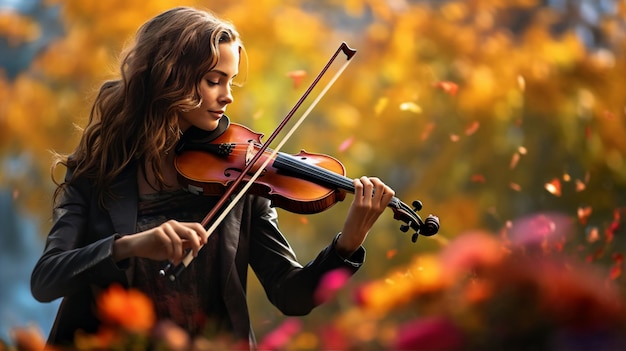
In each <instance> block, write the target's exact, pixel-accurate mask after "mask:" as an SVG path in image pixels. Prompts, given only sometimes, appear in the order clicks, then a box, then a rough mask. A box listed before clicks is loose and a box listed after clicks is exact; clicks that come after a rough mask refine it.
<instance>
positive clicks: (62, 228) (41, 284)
mask: <svg viewBox="0 0 626 351" xmlns="http://www.w3.org/2000/svg"><path fill="white" fill-rule="evenodd" d="M70 178H71V172H69V171H68V174H67V176H66V185H65V187H64V189H63V193H62V194H61V195H60V199H59V201H58V202H57V204H56V205H55V207H54V209H53V224H52V227H51V229H50V232H49V233H48V237H47V239H46V245H45V248H44V251H43V254H42V256H41V257H40V259H39V261H38V262H37V263H36V265H35V267H34V269H33V272H32V275H31V292H32V294H33V296H34V297H35V299H37V300H38V301H40V302H49V301H53V300H55V299H57V298H60V297H64V296H68V295H72V294H74V293H77V292H79V291H81V290H84V289H87V288H89V287H90V286H91V285H96V286H101V287H104V286H107V285H109V284H110V283H112V282H120V283H121V284H123V285H126V284H127V280H126V274H125V272H124V270H123V269H122V268H120V266H118V265H117V264H116V263H115V262H114V260H113V258H112V250H113V242H114V240H115V238H116V236H115V235H114V233H112V232H111V233H99V235H96V233H91V232H90V231H91V230H90V228H91V226H90V224H89V221H90V218H92V217H91V215H92V214H93V213H92V212H93V211H98V209H97V208H96V209H94V208H93V204H94V203H96V204H97V199H94V198H93V197H94V196H93V192H92V191H91V190H92V187H91V186H90V184H89V183H88V182H87V181H86V180H83V179H79V180H76V181H75V182H68V180H69V179H70Z"/></svg>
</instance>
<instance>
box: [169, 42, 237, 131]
mask: <svg viewBox="0 0 626 351" xmlns="http://www.w3.org/2000/svg"><path fill="white" fill-rule="evenodd" d="M218 48H219V52H220V59H219V61H218V62H217V65H216V66H215V67H214V68H213V69H212V70H211V71H210V72H208V73H207V74H206V75H205V76H204V77H203V79H202V81H201V82H200V97H201V98H202V104H201V105H200V106H199V107H198V108H195V109H193V110H190V111H187V112H181V113H180V114H179V117H178V126H179V127H180V129H181V130H182V131H183V132H184V131H185V130H187V129H188V128H189V127H191V126H195V127H197V128H200V129H203V130H206V131H212V130H214V129H215V128H217V126H218V124H219V121H220V119H221V118H222V117H223V116H224V112H226V106H227V105H228V104H230V103H231V102H233V96H232V94H231V86H232V82H233V78H235V77H236V76H237V74H238V73H239V44H238V43H236V42H230V43H222V44H220V45H219V46H218Z"/></svg>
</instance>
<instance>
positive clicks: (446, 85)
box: [434, 81, 459, 96]
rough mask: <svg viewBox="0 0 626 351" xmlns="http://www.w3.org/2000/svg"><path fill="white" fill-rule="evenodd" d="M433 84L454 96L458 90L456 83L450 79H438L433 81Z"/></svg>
mask: <svg viewBox="0 0 626 351" xmlns="http://www.w3.org/2000/svg"><path fill="white" fill-rule="evenodd" d="M434 86H435V87H436V88H439V89H441V90H443V91H444V92H445V93H446V94H448V95H450V96H455V95H456V93H457V92H458V90H459V86H458V84H456V83H454V82H450V81H440V82H437V83H435V84H434Z"/></svg>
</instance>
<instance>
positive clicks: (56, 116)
mask: <svg viewBox="0 0 626 351" xmlns="http://www.w3.org/2000/svg"><path fill="white" fill-rule="evenodd" d="M176 5H192V6H198V7H203V8H208V9H211V10H213V11H214V12H215V13H216V14H218V15H219V16H221V17H223V18H227V19H230V20H231V21H232V22H234V23H235V25H236V26H237V28H238V29H239V31H240V33H241V35H242V36H243V40H244V43H245V46H246V50H247V56H248V63H247V65H248V66H247V81H246V84H245V86H244V87H243V88H236V89H237V90H236V91H235V93H234V94H235V103H234V104H233V105H232V106H231V107H230V108H229V113H228V114H229V116H230V117H231V119H232V120H234V121H236V122H239V123H243V124H245V125H247V126H249V127H251V128H252V129H254V130H256V131H258V132H260V133H264V134H265V135H269V134H270V133H271V132H272V131H273V129H274V127H275V126H276V125H277V124H278V122H279V121H280V120H281V119H282V117H283V116H284V115H285V114H286V113H287V112H288V111H289V110H290V109H291V107H292V106H293V105H294V104H295V102H296V101H297V99H298V98H299V97H300V95H301V94H302V93H303V92H304V91H305V89H306V88H307V86H308V85H309V83H310V82H311V81H312V79H313V78H314V77H315V75H317V73H318V71H319V70H320V69H321V68H322V67H323V65H324V64H325V63H326V61H327V60H328V59H329V57H330V55H332V54H333V53H334V51H335V50H336V49H337V47H338V46H339V45H340V44H341V43H342V42H346V43H348V45H350V46H351V47H352V48H354V49H356V50H357V54H356V56H355V57H354V59H353V60H352V62H351V64H350V65H349V66H348V67H347V69H346V70H345V72H344V73H343V75H342V76H341V77H340V78H339V79H338V80H337V82H336V83H335V84H334V85H333V87H332V88H331V89H330V91H329V92H328V94H327V95H326V96H325V97H324V98H323V99H322V100H321V102H320V103H319V105H318V106H317V107H316V108H315V109H314V110H313V112H312V113H311V115H310V116H309V117H308V119H307V120H306V121H305V122H304V124H303V125H302V126H301V127H300V128H299V130H298V132H297V133H296V134H295V135H294V136H293V137H292V138H291V139H290V141H289V142H288V143H287V145H286V146H285V147H284V148H283V151H285V152H290V153H297V152H298V151H300V150H301V149H305V150H307V151H311V152H317V153H323V154H328V155H332V156H334V157H336V158H338V159H340V160H341V161H342V162H343V164H344V165H345V167H346V170H347V175H348V176H349V177H357V176H360V175H363V174H366V175H375V176H378V177H380V178H382V179H383V180H384V181H385V182H386V183H388V184H389V185H391V186H392V187H393V188H394V189H395V190H396V194H397V196H398V197H399V198H400V199H402V200H403V201H405V202H406V203H408V204H411V202H412V201H413V200H420V201H422V202H423V205H424V208H423V210H422V211H421V212H420V214H421V215H422V217H425V216H427V215H428V214H430V213H432V214H436V215H437V216H439V217H440V220H441V229H440V232H439V233H438V234H437V235H436V236H432V237H420V238H419V239H418V242H417V243H416V244H413V243H411V240H410V236H411V233H403V232H401V231H400V230H399V229H398V227H399V225H400V223H399V222H397V221H396V220H394V219H393V216H392V212H391V211H390V212H389V213H388V214H387V215H384V216H383V218H382V219H381V221H380V222H379V223H377V225H376V227H375V228H374V230H373V232H372V233H371V235H370V236H369V238H368V239H367V242H366V247H367V250H368V258H367V264H366V265H365V266H364V267H363V269H362V270H361V271H360V272H359V273H358V274H357V275H356V276H355V277H354V278H353V279H352V280H350V281H349V282H348V283H347V285H346V286H345V289H343V290H342V292H340V293H339V294H342V293H343V294H344V295H343V296H340V297H336V298H334V299H333V300H332V301H330V302H329V303H328V304H327V305H325V306H323V307H320V308H319V309H318V310H316V311H314V312H313V313H312V314H311V315H310V316H307V317H304V318H302V319H300V321H299V322H298V323H301V324H298V327H297V328H295V329H296V331H294V334H299V335H300V337H299V338H295V339H293V340H296V341H290V342H291V343H292V344H290V346H289V347H287V346H285V347H286V348H316V347H319V345H320V344H319V343H320V341H319V340H320V339H324V338H326V339H327V340H330V339H333V337H328V335H326V334H324V335H326V336H325V337H324V338H323V337H321V336H320V335H321V334H320V332H319V330H320V326H321V325H325V324H327V323H329V320H332V318H336V320H337V321H339V320H340V321H342V322H341V323H344V324H345V323H348V325H352V324H350V322H346V320H348V321H350V318H353V319H354V318H356V319H359V320H360V321H361V322H363V321H364V319H363V318H362V317H363V316H362V315H361V314H359V313H356V312H355V311H354V310H353V309H352V308H353V307H352V306H353V305H354V304H355V301H354V300H353V298H352V297H350V296H352V292H353V291H363V290H360V287H362V286H363V285H368V284H370V283H371V285H372V286H376V284H378V283H380V284H383V285H384V284H385V282H386V284H388V285H389V284H391V285H393V284H399V280H397V279H398V276H397V272H404V273H406V272H407V269H408V272H410V271H411V270H412V269H415V270H418V271H428V269H427V268H428V267H431V268H432V267H434V266H428V264H426V263H424V262H431V261H428V258H432V257H439V256H438V255H440V254H441V253H442V252H448V254H449V250H450V246H451V245H453V244H451V243H458V242H459V240H466V241H464V243H465V244H466V245H465V246H464V247H465V248H467V247H469V248H470V249H471V248H474V249H475V252H474V253H475V254H476V255H479V256H480V255H484V254H485V252H486V250H488V248H491V247H492V246H490V245H492V244H493V242H492V241H491V240H490V239H486V238H485V237H483V236H482V235H481V236H478V237H475V239H476V240H467V238H468V237H470V238H472V236H471V235H472V234H471V233H474V234H475V233H476V232H477V231H479V232H481V233H487V236H488V237H489V236H491V237H493V238H494V240H495V239H497V240H502V242H500V241H498V244H497V245H495V246H498V247H500V245H508V246H507V247H509V248H510V246H511V242H513V243H514V244H515V243H519V242H520V241H519V240H518V239H519V237H523V238H526V239H522V240H521V242H523V243H524V245H527V244H528V242H532V243H535V244H537V243H539V244H538V245H539V247H540V248H541V250H540V251H541V255H542V257H544V258H545V257H550V258H553V257H559V259H561V258H562V257H566V259H567V262H572V261H575V262H580V263H582V265H583V266H585V267H586V268H593V269H594V271H593V272H594V273H593V274H592V276H593V277H594V278H593V279H599V281H601V283H600V284H598V285H599V286H604V285H607V284H608V285H610V286H612V287H616V289H617V291H618V292H617V293H616V295H610V296H623V294H622V293H621V289H622V286H623V281H624V280H623V279H624V278H623V277H622V274H621V273H622V254H623V251H624V250H623V247H624V244H626V239H624V235H623V234H624V229H623V223H622V220H623V216H624V215H625V214H626V210H625V209H626V207H625V206H626V159H625V158H624V156H625V154H626V138H624V135H625V134H624V132H625V127H626V126H625V122H626V22H625V20H626V2H625V1H623V0H614V1H591V0H587V1H585V0H577V1H575V0H560V1H556V0H510V1H501V0H467V1H410V0H388V1H377V0H349V1H339V0H325V1H306V0H290V1H278V0H240V1H231V2H226V1H217V0H216V1H210V0H205V1H136V0H123V1H121V0H110V1H82V0H67V1H54V0H48V1H46V0H42V1H37V0H33V1H9V0H4V1H0V8H1V10H0V163H1V164H2V172H1V173H0V180H1V183H0V221H1V222H0V246H1V248H0V250H2V253H1V254H0V278H1V279H2V281H1V283H0V294H1V297H0V333H1V334H0V338H2V339H4V340H8V339H9V336H8V334H9V331H10V330H11V328H13V327H15V326H22V325H27V324H28V323H31V322H33V323H35V324H36V325H38V326H40V327H41V328H42V329H43V330H44V334H46V333H47V330H48V328H49V326H50V324H51V322H52V319H53V317H54V313H55V310H56V306H57V304H49V305H43V304H39V303H36V302H34V300H32V298H31V297H30V291H29V286H28V284H29V281H28V280H29V277H30V269H31V268H32V265H33V264H34V262H35V261H36V259H37V258H38V255H39V254H40V252H41V250H42V247H43V241H44V238H45V235H46V233H47V230H48V228H49V226H50V213H51V211H50V205H51V195H52V192H53V190H54V184H53V183H52V181H51V179H50V163H51V154H50V150H55V151H58V152H64V153H67V152H71V151H72V149H73V147H74V146H75V145H76V143H77V141H78V137H79V131H78V130H77V128H76V126H79V127H80V126H84V125H85V123H86V120H87V115H88V112H89V108H90V103H91V101H92V99H93V98H94V94H95V92H96V91H97V89H98V88H99V84H100V83H101V82H102V81H103V80H105V79H107V78H109V77H112V76H113V75H114V74H115V72H116V70H117V61H116V59H117V57H118V54H119V52H120V50H121V49H122V47H123V45H124V44H125V43H126V42H127V41H128V40H130V39H131V38H132V36H133V34H134V32H135V30H136V29H137V28H138V27H139V26H140V25H141V24H142V23H143V22H144V21H146V20H147V19H149V18H150V17H152V16H154V15H156V14H157V13H159V12H161V11H163V10H165V9H168V8H170V7H173V6H176ZM339 65H340V64H337V65H335V66H334V68H335V70H336V68H338V66H339ZM331 70H332V69H331ZM314 93H315V91H314ZM62 171H63V170H58V171H57V172H55V175H56V177H57V178H58V177H60V176H61V175H62V174H63V173H62ZM349 201H351V198H350V196H348V197H347V199H346V201H345V202H343V203H339V204H337V205H336V206H334V207H333V208H331V209H329V210H328V211H325V212H323V213H320V214H317V215H312V216H300V215H294V214H291V213H289V212H286V211H283V210H281V211H280V218H281V225H282V229H283V231H284V232H285V234H286V236H287V237H288V239H289V240H290V242H291V243H292V245H293V246H294V248H295V250H296V252H297V253H298V255H299V258H300V260H301V261H302V262H307V261H308V260H310V259H312V258H313V257H314V256H315V255H316V254H317V252H318V251H319V249H321V248H322V247H323V246H325V245H326V244H327V243H328V242H329V240H331V239H332V237H333V235H334V233H336V232H337V231H338V230H339V229H340V226H341V223H342V220H343V217H344V216H345V214H346V210H347V206H348V205H349ZM538 219H539V220H538ZM537 221H539V222H537ZM537 223H539V225H538V224H537ZM537 228H539V229H537ZM514 229H515V230H514ZM512 235H516V236H517V238H518V239H515V238H513V239H512ZM533 235H535V237H533ZM537 236H538V237H539V239H537ZM528 237H530V238H531V239H528ZM533 238H534V239H533ZM516 240H518V241H516ZM533 240H534V241H533ZM461 242H463V241H461ZM477 244H480V245H477ZM482 244H485V245H486V246H481V245H482ZM495 246H494V247H495ZM455 247H459V246H455ZM525 249H526V251H529V250H528V247H527V246H525ZM446 250H447V251H446ZM495 251H499V249H495ZM457 254H459V255H462V253H460V252H457ZM480 257H482V258H481V260H482V259H485V260H487V261H488V262H491V261H489V260H488V259H487V258H485V257H484V256H480ZM424 260H426V261H424ZM479 261H480V260H479ZM481 262H483V261H481ZM535 263H537V262H536V261H535V262H533V261H530V262H529V265H528V267H527V268H526V269H529V270H531V271H534V272H536V273H537V274H539V273H540V272H541V273H545V272H546V271H549V270H545V269H542V268H540V265H539V264H537V266H536V267H533V264H535ZM568 265H569V263H568ZM407 267H409V268H407ZM586 268H585V269H586ZM433 269H434V268H433ZM568 272H571V270H569V271H568ZM416 274H417V273H416ZM494 274H496V273H494ZM504 274H505V275H506V274H507V273H504ZM555 274H556V275H559V273H555ZM418 276H419V275H406V274H405V275H404V278H403V279H406V280H410V281H411V283H410V284H414V285H416V286H418V288H415V286H413V288H412V289H408V290H402V289H400V290H398V289H392V290H389V291H387V294H389V293H390V292H391V291H393V292H394V293H395V294H399V293H405V294H407V296H405V299H401V298H400V297H399V296H397V295H396V297H397V300H395V301H394V302H393V304H392V305H394V306H398V305H399V306H406V305H407V304H409V305H410V306H413V305H412V303H413V302H412V300H411V298H410V297H411V296H416V297H417V295H419V294H418V293H417V292H416V291H417V290H420V287H424V286H428V282H432V279H435V280H437V279H440V278H441V277H440V276H439V275H437V274H434V273H433V274H431V275H427V276H425V277H422V278H423V279H425V280H420V279H422V278H420V279H417V278H418ZM391 277H396V278H395V279H396V280H394V279H392V278H391ZM433 277H436V278H433ZM155 279H158V277H157V276H156V272H155ZM428 279H431V280H428ZM400 281H402V280H400ZM594 282H595V280H594ZM250 284H251V287H250V306H251V310H252V311H251V313H252V318H253V324H254V326H255V329H256V332H257V334H258V335H259V337H260V338H262V337H263V336H265V335H270V334H271V333H272V331H276V330H278V329H279V328H280V326H283V327H284V325H285V324H284V323H285V320H288V321H290V320H289V319H286V318H285V317H283V316H281V315H279V314H278V313H277V311H276V310H275V309H274V308H273V307H271V306H270V305H269V303H268V302H267V300H266V299H265V296H264V295H263V292H262V289H260V287H259V286H258V283H257V282H256V280H255V279H254V278H252V279H251V281H250ZM437 286H438V288H437V289H440V288H441V286H440V285H437ZM437 289H436V290H437ZM599 290H601V289H599ZM364 291H370V292H371V291H372V290H367V289H365V290H364ZM420 291H422V290H420ZM437 291H441V290H437ZM490 291H491V290H490ZM416 294H417V295H416ZM420 294H421V292H420ZM383 295H385V294H383ZM392 295H393V294H392ZM368 296H369V297H368ZM419 296H422V295H419ZM485 296H486V298H485V300H486V301H490V300H489V299H492V300H495V299H496V297H495V296H493V295H490V294H487V295H485ZM368 299H369V300H368ZM376 299H377V298H376V295H375V294H374V293H371V294H370V295H366V296H365V297H364V300H365V301H370V303H371V304H374V305H375V304H376V301H378V300H376ZM504 301H505V304H506V300H504ZM379 302H380V301H379ZM509 303H510V304H513V305H514V304H515V302H509ZM420 306H421V305H420ZM415 308H416V309H415V310H414V312H415V315H413V317H416V316H419V315H423V314H428V313H427V312H432V306H431V309H427V308H422V307H420V308H418V307H415ZM382 312H383V313H381V314H378V315H377V317H376V318H372V319H370V320H368V321H369V322H368V323H366V325H367V326H364V325H365V324H360V325H361V326H362V327H363V328H362V329H363V330H359V331H358V333H360V334H358V335H357V332H354V333H355V334H354V335H350V337H349V338H347V339H350V338H352V340H354V339H355V338H356V339H357V340H358V342H362V343H370V342H372V343H374V344H375V345H381V344H383V345H384V344H385V343H384V341H381V340H388V339H389V338H392V337H390V336H389V335H391V334H393V335H396V336H397V335H400V334H401V333H399V332H398V330H400V328H399V327H396V326H398V325H399V324H400V322H401V321H405V320H407V319H410V318H409V317H408V316H407V313H406V312H407V311H406V309H404V310H402V309H400V310H397V309H393V308H392V306H391V305H389V306H386V307H385V308H384V309H383V311H382ZM513 312H516V311H513ZM517 312H519V311H517ZM452 314H454V313H452ZM457 315H458V314H457ZM332 316H336V317H332ZM351 316H352V317H351ZM455 316H456V315H455ZM370 317H371V315H370ZM507 318H515V317H514V316H512V315H509V316H508V317H507ZM457 321H458V320H457ZM352 323H354V321H353V322H352ZM461 324H462V323H461ZM457 325H458V323H457ZM620 328H622V324H620ZM620 330H622V329H620ZM377 333H378V334H385V333H387V336H382V337H380V338H382V339H379V340H377V341H376V340H374V339H376V338H377V337H376V336H375V335H376V334H377ZM333 335H335V334H333ZM337 338H338V337H337ZM337 338H335V339H337ZM385 338H387V339H385ZM298 342H299V344H293V343H298ZM353 342H354V341H353ZM285 343H287V341H285V342H284V343H283V344H282V345H283V346H284V345H285ZM294 345H295V346H294ZM303 345H304V346H303ZM338 345H339V346H341V345H345V344H338Z"/></svg>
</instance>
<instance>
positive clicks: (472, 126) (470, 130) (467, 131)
mask: <svg viewBox="0 0 626 351" xmlns="http://www.w3.org/2000/svg"><path fill="white" fill-rule="evenodd" d="M479 127H480V122H478V121H474V122H472V123H470V125H469V126H467V128H465V135H472V134H474V133H476V131H477V130H478V128H479Z"/></svg>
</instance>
